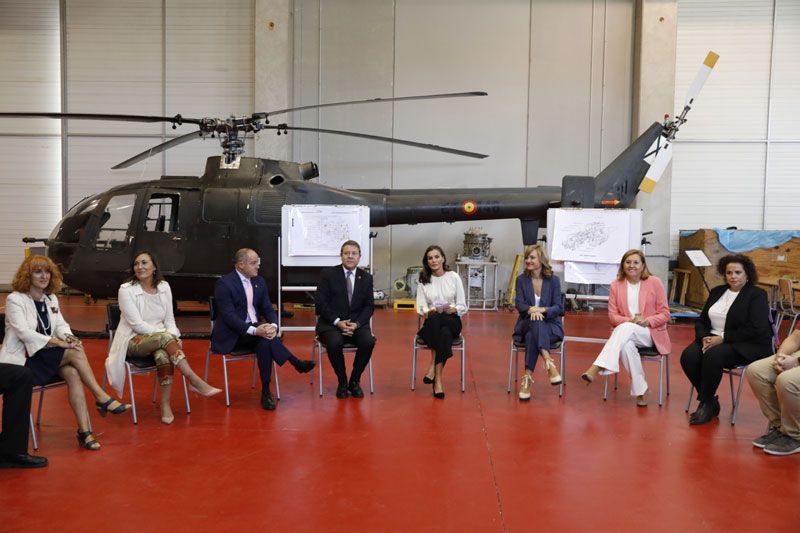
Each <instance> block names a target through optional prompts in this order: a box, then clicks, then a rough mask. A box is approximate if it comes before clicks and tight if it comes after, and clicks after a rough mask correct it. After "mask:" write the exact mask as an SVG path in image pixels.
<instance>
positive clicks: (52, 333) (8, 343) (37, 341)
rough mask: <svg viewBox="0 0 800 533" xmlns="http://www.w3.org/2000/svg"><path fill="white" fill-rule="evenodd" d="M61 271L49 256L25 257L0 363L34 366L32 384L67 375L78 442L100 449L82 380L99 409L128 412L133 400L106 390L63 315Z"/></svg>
mask: <svg viewBox="0 0 800 533" xmlns="http://www.w3.org/2000/svg"><path fill="white" fill-rule="evenodd" d="M61 283H62V278H61V272H59V270H58V267H57V266H56V265H55V263H53V261H51V260H50V259H49V258H48V257H44V256H41V255H32V256H30V257H28V258H26V259H25V261H23V262H22V264H21V265H20V267H19V269H18V270H17V273H16V275H15V276H14V281H13V282H12V283H11V286H12V288H13V289H14V292H12V293H11V294H9V295H8V299H6V337H5V341H4V343H3V348H2V350H0V363H11V364H15V365H24V366H26V367H28V368H30V369H31V371H32V372H33V376H34V378H33V384H34V385H46V384H48V383H53V382H55V381H58V380H59V378H63V379H64V381H66V382H67V390H68V395H69V403H70V406H71V407H72V410H73V412H74V413H75V419H76V420H77V422H78V444H79V445H80V446H81V447H82V448H85V449H87V450H98V449H100V443H99V442H97V439H95V438H94V436H93V435H92V433H91V431H89V412H88V410H87V408H86V398H85V396H84V392H83V386H84V385H86V386H87V387H88V388H89V390H90V391H91V392H92V394H93V395H94V397H95V399H96V403H95V405H96V407H97V410H98V411H99V412H100V414H101V415H103V416H105V415H106V414H107V413H108V412H109V411H111V412H112V413H113V414H115V415H117V414H120V413H124V412H125V411H126V410H127V409H128V408H130V405H127V404H121V403H120V402H118V401H116V400H114V399H113V398H111V396H109V395H108V394H106V392H105V391H104V390H103V389H102V388H101V387H100V385H98V384H97V380H96V379H95V377H94V374H93V373H92V369H91V367H90V366H89V361H88V360H87V359H86V353H85V352H84V351H83V346H81V341H80V340H78V338H77V337H75V336H74V335H73V334H72V331H71V330H70V329H69V324H67V323H66V322H65V321H64V317H63V316H61V311H60V309H59V306H58V298H57V297H56V295H55V294H54V293H56V292H58V291H59V290H60V289H61Z"/></svg>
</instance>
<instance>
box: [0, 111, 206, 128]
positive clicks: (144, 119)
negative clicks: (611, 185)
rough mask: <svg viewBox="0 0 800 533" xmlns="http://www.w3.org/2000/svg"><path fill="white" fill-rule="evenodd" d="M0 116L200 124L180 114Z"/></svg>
mask: <svg viewBox="0 0 800 533" xmlns="http://www.w3.org/2000/svg"><path fill="white" fill-rule="evenodd" d="M0 118H58V119H75V120H114V121H118V122H168V123H170V124H175V125H178V126H180V125H181V124H200V122H201V121H200V119H198V118H184V117H182V116H181V115H175V116H174V117H158V116H148V115H106V114H102V113H26V112H22V113H0Z"/></svg>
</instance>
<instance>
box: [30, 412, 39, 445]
mask: <svg viewBox="0 0 800 533" xmlns="http://www.w3.org/2000/svg"><path fill="white" fill-rule="evenodd" d="M28 421H29V424H28V425H29V426H30V427H31V440H32V441H33V449H34V451H36V450H38V449H39V441H37V440H36V428H35V427H33V415H32V414H30V413H28Z"/></svg>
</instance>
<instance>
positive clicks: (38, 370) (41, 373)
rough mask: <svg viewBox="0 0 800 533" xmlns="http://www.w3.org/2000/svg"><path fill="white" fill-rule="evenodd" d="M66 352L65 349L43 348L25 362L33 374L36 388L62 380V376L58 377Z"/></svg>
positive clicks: (55, 347)
mask: <svg viewBox="0 0 800 533" xmlns="http://www.w3.org/2000/svg"><path fill="white" fill-rule="evenodd" d="M64 350H65V348H59V347H57V346H53V347H52V348H42V349H41V350H39V351H38V352H36V353H35V354H33V357H29V358H27V359H26V360H25V366H26V367H28V368H30V369H31V371H32V372H33V386H34V387H38V386H41V385H47V384H48V383H53V382H55V381H60V380H61V376H59V375H58V369H59V368H60V367H61V359H62V358H63V357H64Z"/></svg>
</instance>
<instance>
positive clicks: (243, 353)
mask: <svg viewBox="0 0 800 533" xmlns="http://www.w3.org/2000/svg"><path fill="white" fill-rule="evenodd" d="M208 311H209V314H210V315H211V331H214V322H215V321H216V320H217V308H216V304H215V300H214V297H213V296H211V297H209V299H208ZM212 355H218V356H220V357H222V375H223V376H224V381H225V405H226V406H228V407H230V406H231V396H230V392H229V387H228V363H230V362H233V361H251V360H252V361H253V370H252V377H251V378H250V388H253V389H255V388H256V363H257V361H256V354H255V353H253V352H252V351H251V350H248V349H241V350H231V351H230V352H228V353H217V352H215V351H214V349H213V347H212V346H211V342H210V341H209V343H208V352H207V353H206V369H205V372H204V373H203V379H204V380H205V381H206V383H207V382H208V366H209V364H210V363H211V356H212ZM272 371H273V372H274V374H275V397H276V398H277V399H278V400H280V399H281V383H280V381H278V365H276V364H275V362H274V361H273V363H272Z"/></svg>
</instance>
